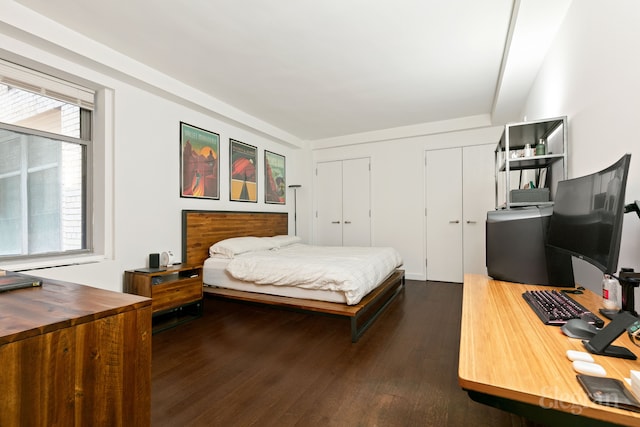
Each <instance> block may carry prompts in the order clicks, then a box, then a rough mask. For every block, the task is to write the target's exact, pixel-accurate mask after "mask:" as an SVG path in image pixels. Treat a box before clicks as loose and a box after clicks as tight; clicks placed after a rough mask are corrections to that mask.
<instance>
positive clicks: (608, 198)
mask: <svg viewBox="0 0 640 427" xmlns="http://www.w3.org/2000/svg"><path fill="white" fill-rule="evenodd" d="M630 161H631V154H626V155H624V156H623V157H622V158H620V160H618V161H617V162H615V163H614V164H613V165H611V166H609V167H608V168H605V169H603V170H601V171H599V172H596V173H592V174H590V175H585V176H582V177H579V178H573V179H568V180H564V181H560V182H559V183H558V188H557V191H556V196H555V199H554V205H553V214H552V215H551V218H550V221H549V232H548V237H547V244H548V245H549V247H551V248H554V249H557V250H559V251H561V252H564V253H568V254H570V255H572V256H575V257H577V258H580V259H582V260H585V261H587V262H588V263H590V264H592V265H594V266H595V267H597V268H598V269H600V270H601V271H602V272H603V273H605V274H610V275H615V274H616V270H617V268H618V256H619V254H620V240H621V237H622V220H623V217H624V212H625V201H624V197H625V189H626V185H627V175H628V173H629V163H630Z"/></svg>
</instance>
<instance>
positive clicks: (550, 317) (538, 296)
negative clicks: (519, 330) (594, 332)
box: [522, 290, 604, 328]
mask: <svg viewBox="0 0 640 427" xmlns="http://www.w3.org/2000/svg"><path fill="white" fill-rule="evenodd" d="M522 297H523V298H524V300H525V301H526V302H527V304H529V306H530V307H531V308H532V309H533V311H534V312H535V313H536V314H537V315H538V317H539V318H540V320H542V322H543V323H544V324H545V325H554V326H562V325H564V324H565V323H567V321H568V320H570V319H582V320H585V321H586V322H587V323H590V324H592V325H594V326H595V327H597V328H601V327H602V326H604V321H603V320H602V319H601V318H599V317H598V316H596V315H595V314H593V313H592V312H591V311H589V310H587V309H586V308H585V307H584V306H582V305H581V304H580V303H578V302H576V301H575V300H573V299H572V298H570V297H568V296H567V295H565V294H564V293H562V292H558V291H556V290H542V291H526V292H525V293H523V294H522Z"/></svg>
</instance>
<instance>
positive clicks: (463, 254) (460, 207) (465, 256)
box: [425, 144, 495, 283]
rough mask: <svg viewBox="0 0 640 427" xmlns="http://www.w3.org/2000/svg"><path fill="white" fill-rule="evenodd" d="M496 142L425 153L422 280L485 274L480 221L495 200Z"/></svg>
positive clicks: (447, 280) (483, 234)
mask: <svg viewBox="0 0 640 427" xmlns="http://www.w3.org/2000/svg"><path fill="white" fill-rule="evenodd" d="M494 149H495V144H483V145H474V146H468V147H456V148H447V149H440V150H429V151H427V152H426V161H425V165H426V173H425V176H426V184H425V188H426V216H427V220H426V224H427V227H426V228H427V238H426V240H427V280H435V281H443V282H459V283H461V282H462V281H463V280H464V273H478V274H486V272H487V269H486V265H485V264H486V262H485V234H486V232H485V222H486V217H487V211H489V210H492V209H494V203H495V169H494V168H495V163H494Z"/></svg>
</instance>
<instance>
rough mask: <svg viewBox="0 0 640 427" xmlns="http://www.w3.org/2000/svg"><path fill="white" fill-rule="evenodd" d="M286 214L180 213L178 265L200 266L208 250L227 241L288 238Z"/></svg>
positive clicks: (184, 211)
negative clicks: (180, 250)
mask: <svg viewBox="0 0 640 427" xmlns="http://www.w3.org/2000/svg"><path fill="white" fill-rule="evenodd" d="M288 231H289V216H288V214H287V213H286V212H282V213H280V212H224V211H196V210H183V211H182V262H183V263H186V264H196V265H200V264H202V263H203V262H204V260H205V259H207V258H208V257H209V247H210V246H211V245H213V244H214V243H217V242H219V241H220V240H224V239H228V238H230V237H240V236H257V237H268V236H276V235H278V234H288Z"/></svg>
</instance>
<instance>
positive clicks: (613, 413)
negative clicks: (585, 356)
mask: <svg viewBox="0 0 640 427" xmlns="http://www.w3.org/2000/svg"><path fill="white" fill-rule="evenodd" d="M535 289H550V288H549V287H544V286H533V285H521V284H514V283H509V282H501V281H496V280H492V279H491V278H489V277H486V276H482V275H465V278H464V293H463V300H462V323H461V333H460V360H459V368H458V381H459V384H460V386H461V387H462V388H463V389H465V390H467V391H471V392H477V393H482V394H483V395H489V396H495V397H498V398H503V399H508V400H510V401H515V402H523V403H526V404H530V405H534V406H538V407H542V408H545V409H555V410H558V411H562V412H568V413H570V414H574V415H579V416H584V417H590V418H594V419H597V420H603V421H607V422H612V423H619V424H624V425H640V414H638V413H634V412H631V411H626V410H622V409H617V408H611V407H608V406H602V405H597V404H595V403H592V402H591V401H590V400H589V398H588V397H587V395H586V393H585V392H584V390H583V389H582V387H581V386H580V384H579V383H578V381H577V380H576V372H575V371H574V370H573V367H572V365H571V361H569V359H567V357H566V351H567V350H570V349H572V350H579V351H586V350H585V349H584V347H583V345H582V342H581V341H580V340H578V339H573V338H569V337H567V336H566V335H564V334H563V333H562V331H561V330H560V328H559V327H557V326H547V325H544V324H543V323H542V321H540V319H539V318H538V317H537V316H536V314H535V313H534V312H533V310H532V309H531V308H530V307H529V305H528V304H527V303H526V302H525V300H524V299H523V298H522V293H523V292H524V291H525V290H535ZM570 297H571V298H573V299H575V300H576V301H578V302H579V303H580V304H582V305H584V306H585V307H587V308H589V309H591V310H593V311H594V312H595V313H597V310H598V308H599V307H601V298H600V297H599V296H598V295H596V294H595V293H593V292H591V291H588V290H587V291H585V293H584V294H581V295H576V294H571V295H570ZM600 317H602V316H600ZM603 319H604V318H603ZM605 321H606V319H605ZM613 344H615V345H620V346H623V347H626V348H628V349H629V350H631V351H632V352H633V353H634V354H635V355H636V356H639V355H640V348H638V347H636V346H635V345H634V344H633V343H631V341H630V340H629V338H628V337H627V336H626V334H623V335H622V336H620V337H619V338H618V339H617V340H616V341H614V343H613ZM592 356H593V358H594V359H595V362H596V363H598V364H600V365H602V366H603V367H604V368H605V370H606V371H607V377H611V378H617V379H619V380H621V381H623V382H624V381H625V380H624V379H625V378H629V372H630V370H632V369H633V370H640V360H624V359H618V358H612V357H605V356H598V355H592ZM625 385H627V388H629V390H630V387H629V386H628V384H626V383H625Z"/></svg>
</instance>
